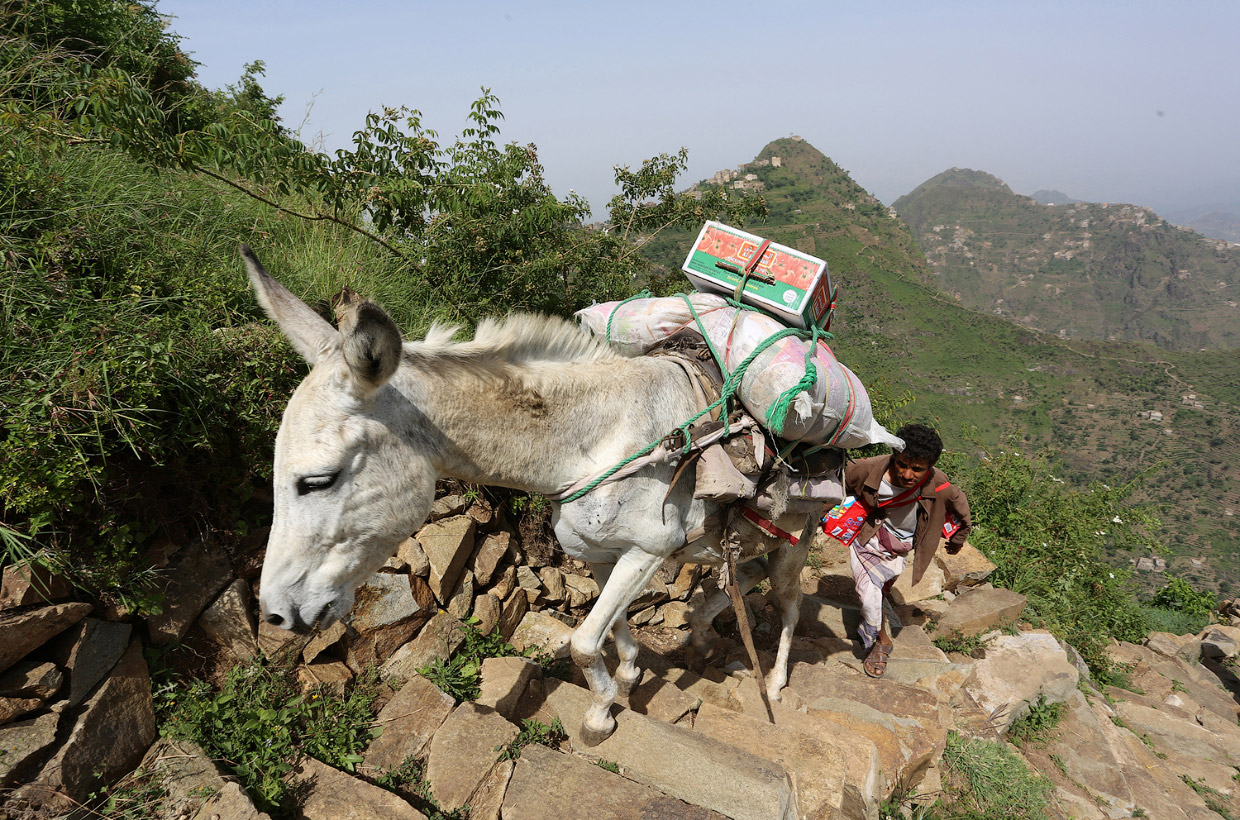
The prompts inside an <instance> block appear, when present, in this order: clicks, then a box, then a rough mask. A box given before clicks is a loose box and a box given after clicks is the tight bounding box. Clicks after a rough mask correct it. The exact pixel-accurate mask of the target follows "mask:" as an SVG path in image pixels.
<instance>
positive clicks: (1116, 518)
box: [1111, 515, 1124, 524]
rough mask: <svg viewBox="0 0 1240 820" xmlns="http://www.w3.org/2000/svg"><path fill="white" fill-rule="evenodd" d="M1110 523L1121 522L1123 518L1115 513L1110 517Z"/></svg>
mask: <svg viewBox="0 0 1240 820" xmlns="http://www.w3.org/2000/svg"><path fill="white" fill-rule="evenodd" d="M1111 523H1112V524H1123V523H1124V520H1123V519H1122V518H1120V517H1119V516H1118V515H1117V516H1115V517H1114V518H1112V519H1111Z"/></svg>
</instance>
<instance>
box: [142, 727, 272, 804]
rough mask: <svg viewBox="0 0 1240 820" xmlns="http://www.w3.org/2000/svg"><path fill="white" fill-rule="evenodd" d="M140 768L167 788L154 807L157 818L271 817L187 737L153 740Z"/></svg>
mask: <svg viewBox="0 0 1240 820" xmlns="http://www.w3.org/2000/svg"><path fill="white" fill-rule="evenodd" d="M139 771H141V772H146V773H148V774H150V775H151V776H153V777H154V778H155V780H157V781H158V782H159V784H160V785H161V786H162V787H163V788H164V789H165V790H166V791H167V792H168V794H167V796H166V797H164V798H163V799H162V800H161V801H160V804H159V806H157V807H155V815H154V816H155V817H156V818H158V820H180V818H184V817H198V818H220V820H224V818H227V820H270V817H269V816H268V815H267V814H265V813H264V812H260V811H259V810H258V809H257V808H255V807H254V803H253V801H252V800H250V798H249V795H247V794H246V793H245V790H244V789H242V788H241V786H240V785H239V784H238V783H237V782H236V781H235V780H230V779H225V778H224V777H223V776H221V775H220V772H219V770H218V769H217V768H216V767H215V764H214V763H213V762H212V761H211V759H210V758H208V757H207V755H206V753H205V752H203V750H202V749H201V748H200V747H199V746H198V745H197V744H196V743H191V742H189V741H188V740H172V739H169V738H163V739H161V740H158V741H156V742H155V745H153V746H152V747H151V748H150V750H148V751H147V753H146V755H145V756H144V757H143V758H142V764H141V766H140V767H139Z"/></svg>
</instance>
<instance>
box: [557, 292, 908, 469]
mask: <svg viewBox="0 0 1240 820" xmlns="http://www.w3.org/2000/svg"><path fill="white" fill-rule="evenodd" d="M689 300H690V301H691V302H692V303H693V307H694V309H695V310H696V311H697V314H698V316H699V317H700V318H701V320H702V325H703V326H704V327H705V329H706V336H707V338H709V339H710V342H711V344H713V345H714V347H715V350H716V351H718V353H719V354H720V355H721V356H723V357H724V360H725V361H724V363H725V365H726V367H727V370H728V371H729V372H731V371H732V370H735V369H736V367H737V366H738V365H739V364H740V363H741V362H743V361H744V360H745V359H746V358H747V357H748V356H749V354H750V353H752V352H753V351H754V350H755V349H756V348H757V347H758V346H759V345H760V344H761V343H762V342H763V341H764V340H765V339H767V338H768V337H769V336H771V335H773V334H775V333H778V332H779V331H781V330H785V329H786V328H785V326H784V325H783V324H781V323H780V322H779V321H777V320H775V319H773V318H771V317H770V316H767V315H766V314H764V313H758V312H756V311H751V310H738V309H737V308H734V307H732V306H730V305H729V304H728V303H727V301H726V300H725V299H724V298H723V297H721V296H717V295H715V294H710V293H693V294H690V295H689ZM613 314H614V315H613ZM577 318H578V320H579V321H580V322H581V324H582V326H583V327H585V328H586V329H587V330H589V331H590V332H591V333H593V334H594V335H595V336H599V337H603V338H607V337H608V332H607V324H608V321H609V320H610V322H611V332H610V337H609V338H607V340H608V342H609V343H610V344H611V346H612V348H613V349H615V350H616V351H617V352H618V353H620V354H622V355H625V356H640V355H642V354H644V353H646V352H647V351H649V350H650V349H651V348H652V347H654V346H655V345H656V344H658V343H659V342H660V341H662V340H663V339H665V338H667V337H668V336H670V335H671V334H673V333H675V332H676V331H678V330H680V329H682V328H689V329H691V330H697V323H696V322H695V321H694V319H693V315H692V313H690V311H689V306H688V305H687V304H685V300H684V299H682V298H680V297H679V296H672V297H666V298H661V299H634V300H633V301H631V302H627V303H625V304H623V305H621V304H620V303H619V302H604V303H602V304H598V305H591V306H590V307H588V308H585V309H584V310H579V311H577ZM808 346H809V342H806V341H802V340H801V339H798V338H796V337H795V336H787V337H785V338H783V339H780V340H779V341H777V342H775V343H774V344H772V345H771V346H770V347H768V348H767V349H766V350H764V351H763V352H762V353H760V354H759V355H758V357H757V358H756V359H754V361H753V362H752V363H750V365H749V368H748V369H747V370H746V371H745V375H744V376H743V377H741V385H740V390H739V391H737V392H738V393H739V396H740V400H741V404H743V405H744V406H745V409H746V410H748V411H749V413H750V414H751V415H753V417H754V418H755V419H757V420H758V421H759V422H761V423H762V424H763V425H767V426H769V423H768V422H767V418H766V414H767V411H768V410H769V409H770V407H771V406H772V405H774V404H775V403H776V402H777V401H778V400H779V397H780V396H781V395H783V393H784V392H786V391H787V390H790V389H792V388H793V387H794V386H795V385H796V384H797V382H799V381H800V380H801V377H802V376H804V375H805V352H806V350H807V349H808ZM813 361H814V365H815V367H816V368H817V375H818V378H817V380H816V381H815V383H814V386H813V388H812V389H811V390H808V391H802V392H800V393H798V394H797V395H796V396H795V397H794V398H793V400H792V403H791V404H790V405H789V407H788V415H787V418H786V419H785V422H784V429H783V430H772V432H773V433H775V434H776V435H778V436H780V437H781V438H784V439H787V440H789V441H804V442H807V443H810V444H825V443H827V442H828V441H831V444H832V446H834V447H840V448H844V449H851V448H853V447H862V446H864V445H866V444H873V443H880V444H888V445H890V446H892V447H893V448H895V449H896V450H901V449H903V447H904V442H903V441H902V440H900V439H899V438H896V437H895V436H894V435H892V434H891V433H889V432H888V431H887V428H885V427H883V426H882V425H881V424H879V423H878V422H876V421H875V420H874V414H873V410H872V408H871V407H870V396H869V394H868V393H867V392H866V390H865V385H863V384H862V383H861V380H860V379H858V378H857V377H856V375H855V374H854V373H853V372H852V371H851V370H849V369H848V368H847V367H845V366H844V365H842V364H840V363H839V361H837V360H836V358H835V354H833V353H832V352H831V349H830V348H829V347H827V344H826V342H825V341H820V342H819V343H818V345H817V347H816V349H815V351H814V359H813ZM850 407H851V412H850ZM845 417H847V420H846V423H845V424H844V427H843V429H842V430H839V432H838V433H837V428H839V426H840V419H841V418H845Z"/></svg>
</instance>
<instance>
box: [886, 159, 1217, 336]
mask: <svg viewBox="0 0 1240 820" xmlns="http://www.w3.org/2000/svg"><path fill="white" fill-rule="evenodd" d="M895 209H896V211H897V212H898V213H899V214H900V216H901V217H902V218H903V219H904V220H905V221H906V222H907V223H908V225H909V227H910V228H911V229H912V231H913V236H914V237H915V238H916V240H917V243H918V245H919V246H920V247H921V249H922V250H923V251H924V252H925V255H926V259H927V260H928V262H929V265H930V268H931V270H933V272H934V276H935V278H936V280H937V281H938V283H939V287H940V288H942V289H943V290H944V291H946V292H948V293H950V294H952V296H953V297H954V298H955V299H956V300H958V301H959V302H960V304H962V305H964V306H965V307H969V308H972V309H974V310H978V311H984V312H987V313H994V314H996V315H1000V316H1003V317H1005V318H1007V319H1009V320H1011V321H1013V322H1016V323H1017V324H1020V325H1022V326H1024V327H1028V328H1031V329H1036V330H1041V331H1044V332H1046V333H1053V334H1056V335H1058V336H1060V337H1062V338H1067V339H1109V340H1140V341H1148V342H1152V343H1154V344H1156V345H1157V346H1159V347H1161V348H1165V349H1167V350H1202V349H1209V350H1221V349H1234V348H1237V347H1240V307H1238V306H1237V300H1240V248H1236V247H1229V246H1228V245H1227V244H1226V243H1224V242H1220V241H1217V240H1211V239H1207V238H1205V237H1203V236H1201V235H1199V234H1196V233H1194V232H1192V231H1190V230H1186V229H1183V228H1178V227H1176V226H1174V225H1172V224H1170V223H1168V222H1167V221H1165V220H1163V219H1162V218H1160V217H1159V216H1158V215H1157V214H1156V213H1154V212H1153V211H1152V210H1150V209H1149V208H1144V207H1140V206H1137V205H1117V204H1113V203H1087V202H1069V203H1064V204H1054V205H1050V204H1041V203H1040V202H1039V201H1038V200H1037V199H1035V198H1033V197H1025V196H1020V195H1018V194H1015V193H1013V192H1012V191H1011V189H1009V188H1008V186H1007V185H1005V184H1004V183H1003V182H1002V181H1001V180H999V179H997V178H996V177H993V176H991V175H989V174H985V173H982V172H980V171H972V170H967V169H961V168H953V169H951V170H949V171H944V172H943V173H941V174H939V175H938V176H936V177H934V178H933V179H930V180H928V181H927V182H925V183H923V184H922V185H920V186H918V187H917V188H916V189H915V190H914V191H913V192H912V193H909V194H907V195H906V196H903V197H900V198H899V199H897V200H896V202H895Z"/></svg>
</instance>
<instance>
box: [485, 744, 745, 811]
mask: <svg viewBox="0 0 1240 820" xmlns="http://www.w3.org/2000/svg"><path fill="white" fill-rule="evenodd" d="M596 759H597V760H606V758H603V757H599V758H596ZM608 762H614V761H608ZM502 816H503V818H504V820H546V818H548V817H555V818H557V820H651V819H652V818H658V819H659V820H725V816H724V815H722V814H719V813H717V812H714V811H711V810H710V809H705V808H702V807H701V806H692V805H689V804H687V803H684V802H683V801H680V800H677V799H675V798H673V797H669V796H667V795H666V794H663V793H662V792H660V791H657V790H655V789H652V788H650V787H649V786H643V785H641V784H639V783H634V782H633V781H631V780H627V779H625V778H624V777H621V776H620V775H618V774H613V773H612V772H609V771H607V770H606V769H604V768H602V767H601V766H599V765H596V764H594V763H590V762H588V761H587V760H586V759H583V758H580V757H575V756H573V755H566V754H561V753H560V752H556V751H553V750H552V749H548V748H546V747H545V746H527V747H525V749H523V750H522V751H521V758H520V759H519V760H518V761H517V765H516V768H515V769H514V771H513V774H512V779H511V780H510V781H509V782H508V792H507V793H506V794H505V795H504V804H503V809H502Z"/></svg>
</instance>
